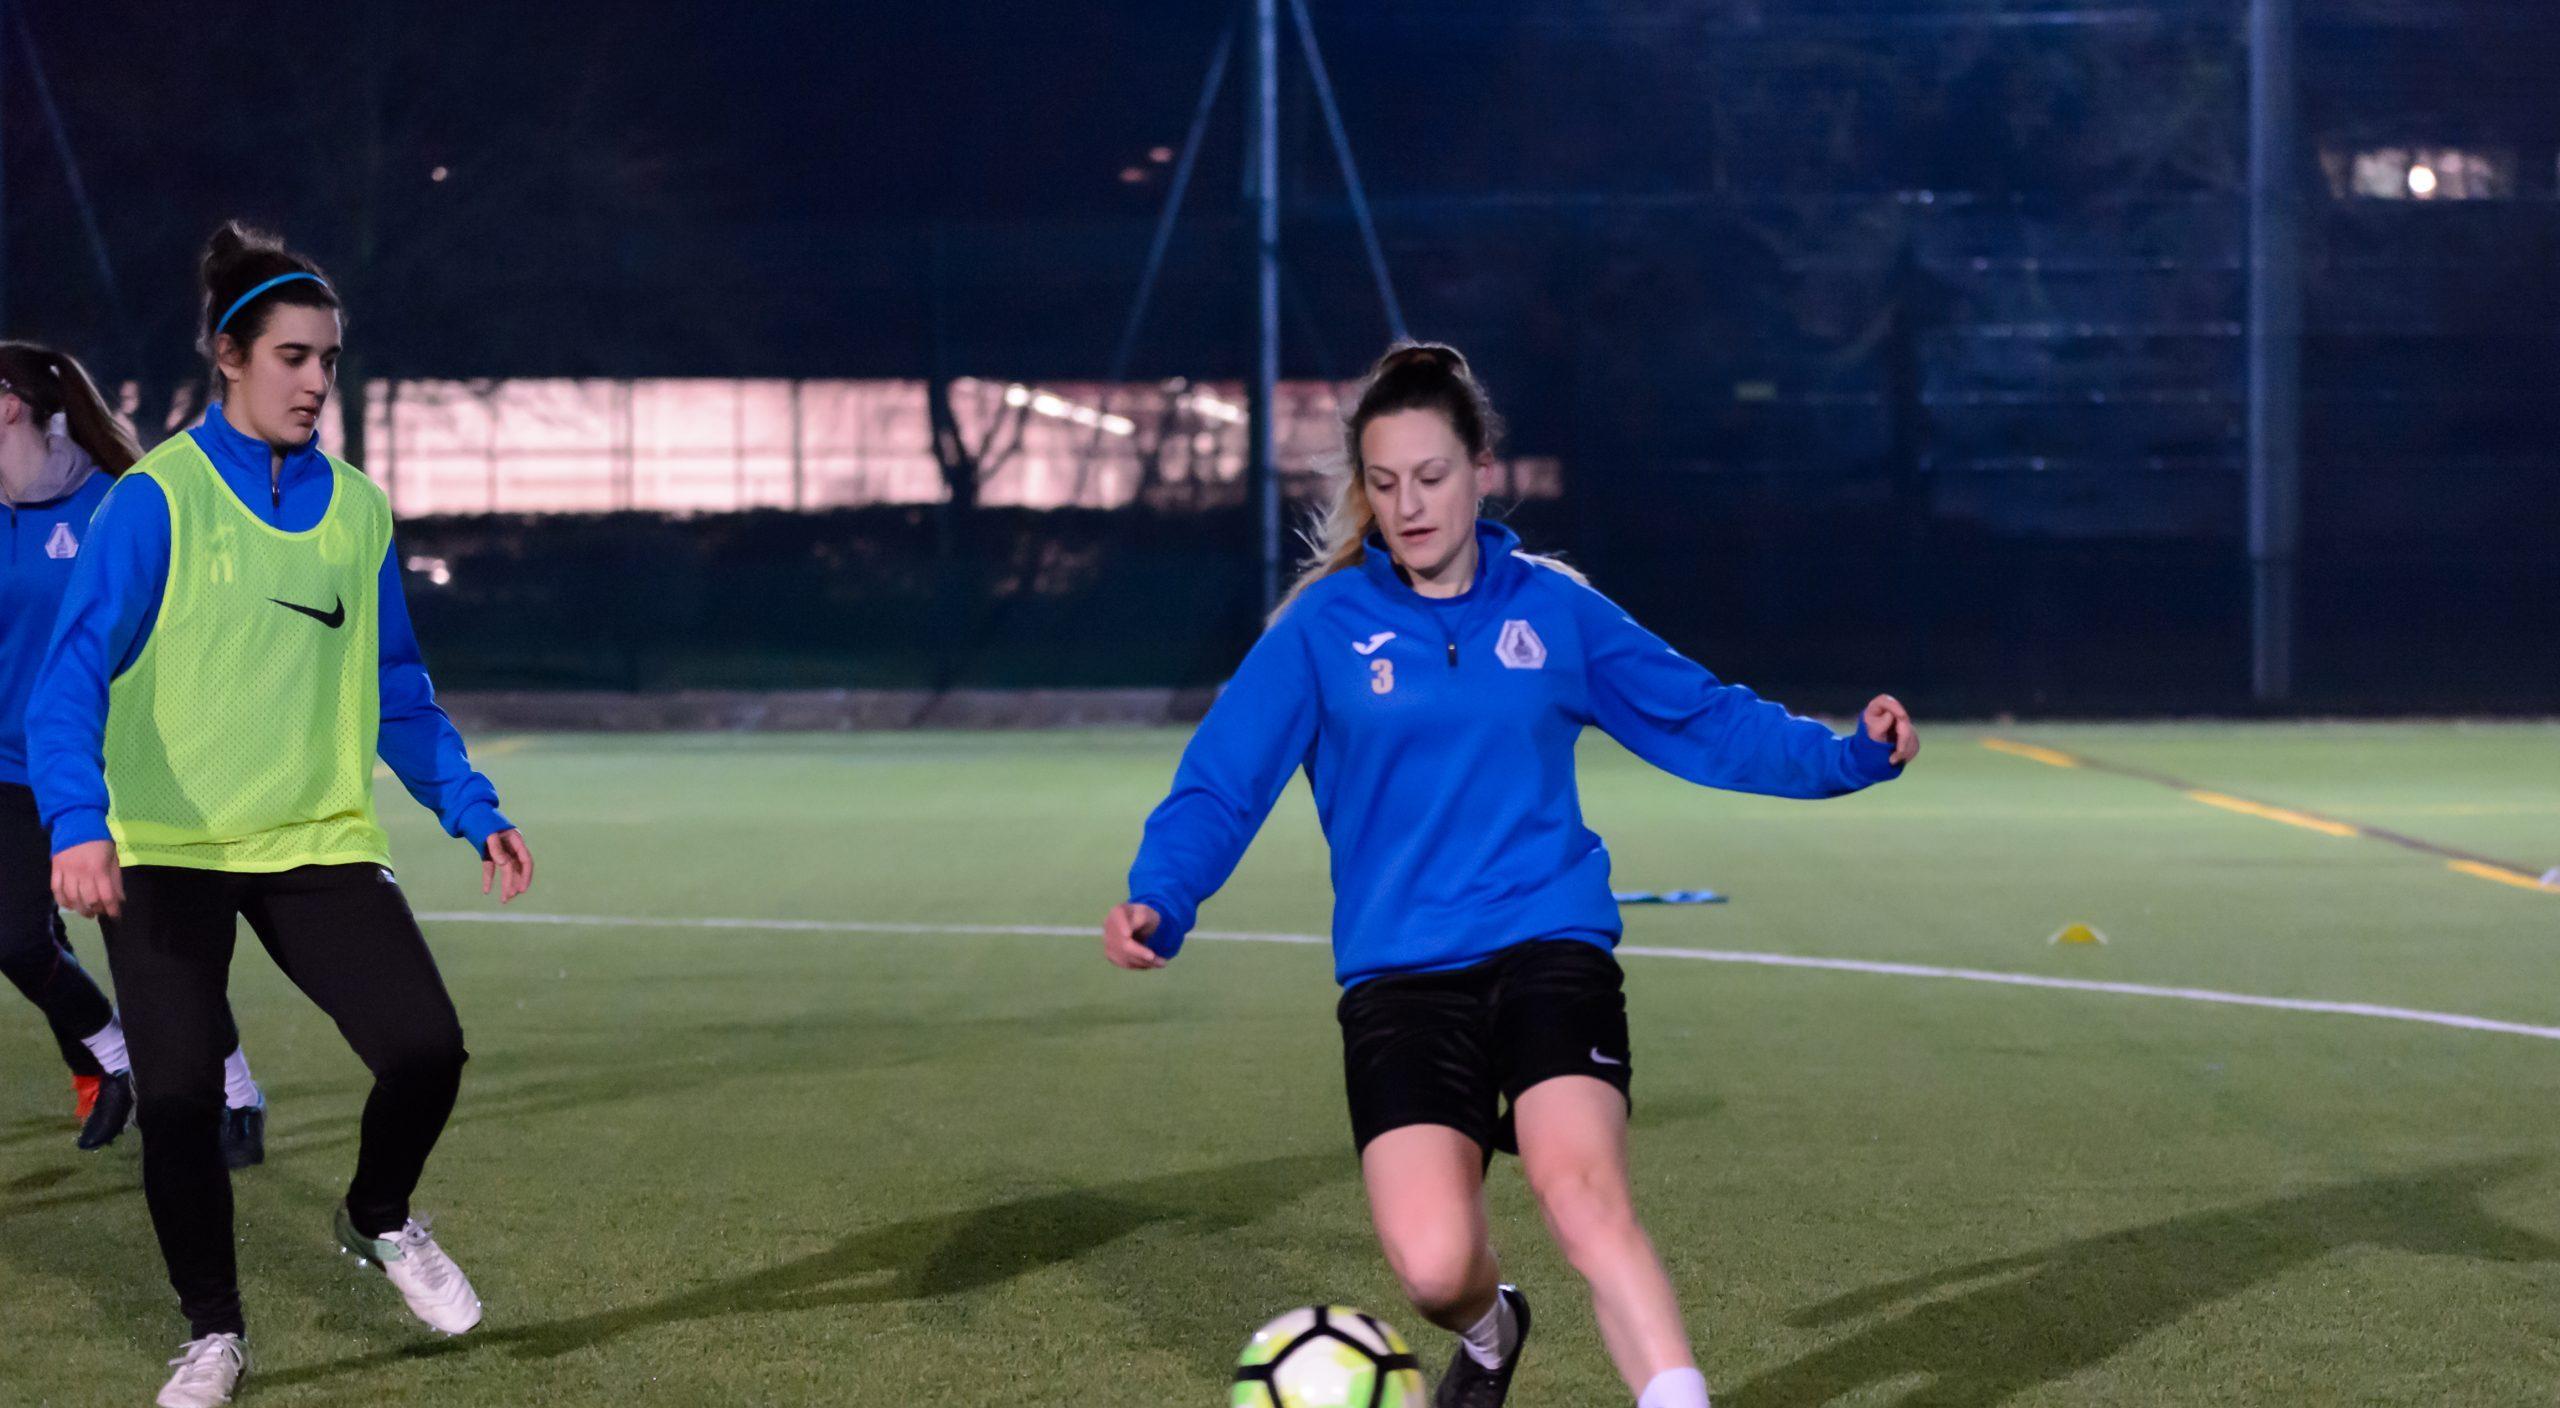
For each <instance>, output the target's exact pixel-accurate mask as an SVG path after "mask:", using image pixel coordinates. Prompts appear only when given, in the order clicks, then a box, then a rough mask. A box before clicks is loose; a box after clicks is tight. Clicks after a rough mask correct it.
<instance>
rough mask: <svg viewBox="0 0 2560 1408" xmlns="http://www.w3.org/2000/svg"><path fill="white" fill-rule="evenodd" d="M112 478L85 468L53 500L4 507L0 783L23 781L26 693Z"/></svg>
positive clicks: (21, 784)
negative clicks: (5, 553) (6, 541)
mask: <svg viewBox="0 0 2560 1408" xmlns="http://www.w3.org/2000/svg"><path fill="white" fill-rule="evenodd" d="M114 482H115V481H114V480H112V479H110V478H108V477H107V476H106V475H105V474H102V473H99V472H98V471H97V470H96V469H94V468H92V469H91V470H90V472H89V473H87V474H85V475H83V476H81V477H80V479H79V481H78V482H77V483H76V484H73V485H71V486H70V487H68V488H66V489H65V490H64V491H63V492H62V493H60V494H57V495H55V496H54V497H52V498H48V499H44V500H42V501H38V502H31V503H23V504H21V503H11V504H9V505H8V514H9V526H8V536H9V545H8V559H7V561H6V562H5V563H0V783H8V784H10V785H12V786H17V787H24V786H26V785H27V695H28V694H29V693H30V692H31V691H33V690H34V688H35V682H36V667H37V666H38V665H40V664H42V663H43V662H44V648H45V643H46V642H47V641H49V640H51V639H52V638H53V622H54V618H55V617H56V616H58V615H59V614H61V610H62V594H63V592H64V591H65V590H67V589H68V588H69V587H70V585H71V569H72V566H73V564H74V563H76V562H78V561H79V559H80V546H81V544H82V542H83V541H85V540H86V539H87V538H88V536H89V519H90V516H91V515H92V514H95V513H96V512H97V511H98V501H99V500H100V499H103V498H105V497H106V496H107V487H108V486H109V485H110V484H112V483H114Z"/></svg>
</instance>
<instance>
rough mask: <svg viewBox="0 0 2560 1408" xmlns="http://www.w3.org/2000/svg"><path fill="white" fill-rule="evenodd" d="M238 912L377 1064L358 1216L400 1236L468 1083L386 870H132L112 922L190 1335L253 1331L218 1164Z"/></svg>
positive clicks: (361, 1159) (154, 1207)
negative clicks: (244, 1318)
mask: <svg viewBox="0 0 2560 1408" xmlns="http://www.w3.org/2000/svg"><path fill="white" fill-rule="evenodd" d="M235 917H236V918H246V919H247V920H248V921H249V927H250V928H251V929H252V930H253V931H255V932H256V933H257V935H258V939H259V942H261V943H263V944H265V945H266V949H267V953H268V955H269V956H270V957H272V958H273V959H274V960H275V963H276V967H278V968H280V969H282V970H283V971H284V975H285V976H286V977H287V978H290V979H291V980H292V981H293V984H294V986H296V987H298V988H300V989H302V991H303V995H304V996H306V997H309V998H310V999H311V1000H312V1001H313V1002H315V1003H317V1004H319V1007H320V1010H321V1011H323V1012H326V1013H327V1014H329V1019H330V1020H331V1021H334V1022H336V1023H337V1024H338V1032H339V1034H340V1035H342V1036H344V1037H345V1038H346V1039H347V1044H348V1045H349V1046H351V1047H353V1048H355V1053H356V1055H357V1056H358V1057H359V1058H361V1059H362V1060H363V1061H364V1064H365V1067H366V1069H368V1070H370V1071H372V1072H373V1094H372V1096H371V1097H370V1098H368V1099H367V1100H366V1101H365V1106H364V1130H363V1139H362V1141H361V1142H360V1143H359V1144H358V1145H357V1149H356V1170H355V1177H354V1178H353V1180H352V1181H350V1182H349V1183H348V1185H347V1212H348V1215H349V1216H350V1217H351V1218H352V1219H353V1220H354V1222H355V1225H356V1230H357V1231H359V1232H363V1233H365V1234H367V1235H369V1236H371V1235H383V1234H387V1233H390V1232H393V1231H396V1230H398V1229H399V1227H400V1225H401V1224H402V1223H404V1222H406V1221H407V1220H408V1218H409V1194H410V1193H411V1192H413V1191H415V1190H416V1188H417V1186H418V1177H419V1175H420V1173H422V1172H423V1171H424V1170H425V1168H426V1163H427V1155H428V1153H429V1152H430V1151H432V1150H433V1149H434V1148H435V1144H436V1137H437V1136H438V1135H440V1134H442V1133H443V1132H444V1124H445V1120H446V1118H447V1117H448V1116H450V1115H451V1114H452V1113H453V1098H454V1093H455V1091H456V1090H457V1089H459V1088H460V1086H461V1083H462V1063H463V1061H464V1059H465V1053H464V1051H463V1049H462V1024H461V1021H460V1020H459V1019H458V1018H457V1017H456V1016H455V1015H454V1010H453V999H452V998H450V997H449V996H447V995H446V993H445V989H444V979H443V978H442V977H441V976H440V975H439V974H438V973H437V972H436V965H435V959H434V958H433V957H431V956H430V955H429V954H428V952H427V941H426V937H425V936H424V935H422V934H420V933H419V932H418V921H417V920H416V918H415V917H413V916H412V915H411V914H410V912H409V902H408V900H407V898H406V897H404V896H403V895H402V894H401V893H400V886H399V884H398V883H397V882H396V881H394V880H393V879H392V877H391V872H390V871H388V870H385V869H383V868H382V867H381V866H378V865H307V866H303V867H301V868H300V869H296V870H287V871H283V872H280V873H277V874H272V875H235V874H230V873H227V872H222V871H211V870H186V869H181V868H178V867H174V866H157V865H146V866H132V867H128V868H127V869H126V870H125V872H124V918H123V919H121V920H118V921H115V922H113V923H110V924H107V925H106V926H104V927H105V928H106V932H107V963H108V966H109V967H110V968H111V969H112V970H113V971H114V973H115V980H116V996H117V998H118V999H119V1000H120V1001H121V1002H122V1004H123V1006H124V1039H125V1046H126V1048H127V1049H128V1050H129V1051H131V1052H132V1054H133V1076H134V1092H135V1095H136V1096H137V1098H138V1101H139V1118H140V1121H141V1126H142V1192H143V1197H144V1198H145V1200H146V1201H148V1202H149V1203H150V1205H151V1226H152V1229H153V1231H155V1232H156V1233H158V1234H159V1238H160V1255H161V1257H162V1259H164V1260H165V1261H167V1262H168V1264H169V1284H170V1285H171V1286H173V1287H175V1288H176V1290H177V1292H178V1305H179V1308H180V1309H181V1310H183V1311H184V1312H185V1313H186V1317H187V1323H188V1325H189V1326H190V1327H191V1333H193V1334H195V1335H199V1336H201V1335H209V1334H215V1333H218V1332H223V1331H229V1332H231V1333H234V1334H238V1333H243V1326H242V1322H241V1314H240V1275H239V1265H238V1261H237V1258H236V1257H235V1255H234V1250H233V1239H232V1228H231V1175H230V1173H229V1171H228V1170H226V1169H224V1167H223V1166H222V1058H223V1057H224V1056H225V1055H227V1054H229V1052H230V1050H231V1044H230V1041H229V1033H230V1029H231V1024H230V1009H229V1005H228V1003H227V1002H226V1001H225V999H224V996H223V993H224V989H225V987H226V986H227V984H228V983H229V981H230V976H231V946H232V942H233V940H234V938H235V936H236V933H237V925H236V923H235Z"/></svg>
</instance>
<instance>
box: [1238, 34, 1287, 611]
mask: <svg viewBox="0 0 2560 1408" xmlns="http://www.w3.org/2000/svg"><path fill="white" fill-rule="evenodd" d="M1252 102H1253V107H1252V112H1251V115H1250V116H1249V118H1248V119H1247V122H1246V128H1247V130H1248V131H1249V132H1250V133H1251V134H1252V136H1251V141H1252V147H1251V151H1250V153H1249V154H1248V159H1247V161H1246V163H1245V170H1246V172H1247V175H1246V190H1247V191H1248V193H1249V195H1250V199H1251V200H1252V202H1253V295H1254V337H1253V384H1252V386H1251V387H1250V388H1249V391H1248V394H1247V404H1248V415H1249V417H1250V420H1251V425H1252V432H1251V440H1250V445H1251V448H1250V451H1249V457H1248V459H1247V461H1246V471H1245V475H1246V483H1247V484H1249V485H1250V486H1251V488H1252V493H1253V521H1254V536H1255V542H1256V545H1257V548H1258V550H1259V556H1260V561H1261V564H1262V610H1263V612H1264V614H1266V615H1268V614H1269V613H1270V612H1271V611H1272V610H1273V609H1274V608H1276V607H1277V606H1279V604H1280V572H1281V554H1280V457H1279V452H1278V451H1279V446H1278V436H1277V434H1276V433H1275V432H1276V426H1275V424H1274V422H1275V421H1276V420H1277V411H1278V406H1279V391H1280V0H1253V99H1252Z"/></svg>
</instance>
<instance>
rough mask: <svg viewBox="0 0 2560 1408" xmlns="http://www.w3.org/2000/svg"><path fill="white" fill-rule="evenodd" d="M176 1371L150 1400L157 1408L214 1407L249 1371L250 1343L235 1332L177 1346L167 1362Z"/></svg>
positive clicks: (228, 1400)
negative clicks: (175, 1354)
mask: <svg viewBox="0 0 2560 1408" xmlns="http://www.w3.org/2000/svg"><path fill="white" fill-rule="evenodd" d="M169 1363H170V1366H171V1367H173V1368H175V1369H176V1370H177V1371H178V1372H176V1373H174V1374H171V1375H170V1376H169V1382H167V1383H166V1384H163V1385H161V1387H160V1396H159V1397H158V1398H155V1399H153V1400H151V1401H152V1402H154V1403H157V1404H159V1405H160V1408H216V1405H218V1404H223V1403H228V1402H230V1401H231V1391H232V1390H233V1389H235V1388H238V1387H239V1386H240V1377H241V1376H242V1375H243V1374H246V1373H248V1372H249V1342H248V1341H246V1340H244V1339H242V1338H240V1337H239V1336H238V1335H207V1336H205V1337H204V1338H202V1339H197V1340H189V1341H187V1342H186V1343H185V1344H182V1345H180V1346H178V1357H177V1358H175V1359H172V1360H170V1361H169Z"/></svg>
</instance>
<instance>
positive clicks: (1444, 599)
mask: <svg viewBox="0 0 2560 1408" xmlns="http://www.w3.org/2000/svg"><path fill="white" fill-rule="evenodd" d="M1365 547H1366V549H1367V550H1366V551H1365V552H1363V553H1362V554H1361V557H1360V570H1361V571H1363V572H1365V573H1367V574H1368V576H1369V581H1370V582H1371V584H1373V585H1374V586H1376V587H1377V589H1378V590H1379V591H1381V592H1384V593H1386V594H1387V596H1388V597H1390V598H1392V599H1397V600H1409V601H1412V602H1416V603H1418V604H1420V605H1423V606H1428V607H1434V608H1440V609H1446V610H1464V609H1466V608H1468V607H1472V606H1474V605H1476V604H1478V603H1479V602H1482V601H1484V600H1486V599H1487V598H1489V597H1492V596H1497V595H1500V594H1501V591H1500V589H1501V588H1503V587H1506V586H1508V585H1509V579H1510V577H1511V574H1512V573H1514V572H1516V571H1518V570H1519V568H1520V561H1519V559H1518V558H1516V557H1514V556H1512V554H1513V553H1516V552H1518V551H1519V550H1520V535H1519V534H1517V533H1514V532H1512V531H1511V529H1510V528H1509V527H1508V526H1506V525H1504V524H1500V523H1496V522H1494V521H1493V520H1492V519H1490V518H1479V519H1477V520H1476V579H1475V580H1474V581H1472V582H1469V583H1468V584H1467V589H1466V590H1465V591H1462V592H1460V593H1458V594H1457V595H1456V596H1424V595H1423V594H1422V593H1420V592H1418V591H1415V590H1414V589H1413V586H1412V584H1410V583H1408V582H1406V581H1405V579H1404V574H1402V573H1400V572H1398V571H1397V570H1396V560H1395V555H1394V554H1393V553H1391V552H1389V551H1388V550H1387V541H1386V539H1385V538H1382V537H1379V536H1376V535H1374V534H1373V535H1371V536H1370V538H1369V540H1368V542H1367V543H1366V544H1365Z"/></svg>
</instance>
